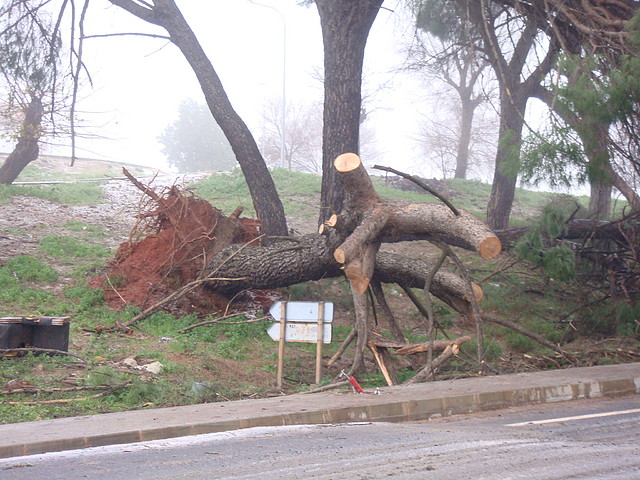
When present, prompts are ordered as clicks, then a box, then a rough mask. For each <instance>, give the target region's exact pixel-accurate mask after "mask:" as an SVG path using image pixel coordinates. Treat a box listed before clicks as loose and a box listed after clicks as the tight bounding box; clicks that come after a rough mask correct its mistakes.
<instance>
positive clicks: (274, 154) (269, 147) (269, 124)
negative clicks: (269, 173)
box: [260, 99, 322, 173]
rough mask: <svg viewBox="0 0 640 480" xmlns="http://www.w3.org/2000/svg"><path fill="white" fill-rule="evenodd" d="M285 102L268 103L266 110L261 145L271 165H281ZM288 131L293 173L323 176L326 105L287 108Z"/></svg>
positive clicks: (288, 155)
mask: <svg viewBox="0 0 640 480" xmlns="http://www.w3.org/2000/svg"><path fill="white" fill-rule="evenodd" d="M281 119H282V102H281V101H280V100H279V99H272V100H270V101H268V102H267V103H266V104H265V106H264V109H263V113H262V121H263V132H262V137H261V138H260V145H261V149H262V151H263V154H264V156H265V159H266V161H267V163H269V164H270V165H273V166H283V165H280V159H281V158H282V157H281V155H280V149H281V145H282V141H281V139H282V131H281V127H282V121H281ZM286 121H287V130H286V132H285V141H284V146H285V154H284V159H285V162H286V165H284V167H286V168H288V169H289V170H298V171H301V172H311V173H322V106H321V105H319V104H310V105H303V104H300V103H298V104H297V105H295V106H293V105H287V111H286Z"/></svg>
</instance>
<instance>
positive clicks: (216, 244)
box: [90, 178, 260, 314]
mask: <svg viewBox="0 0 640 480" xmlns="http://www.w3.org/2000/svg"><path fill="white" fill-rule="evenodd" d="M131 180H132V181H133V182H134V183H135V184H136V186H138V188H140V189H141V190H142V191H143V192H144V193H145V194H147V196H148V199H149V200H148V202H147V203H146V204H144V205H143V206H142V208H141V212H142V213H140V214H139V215H138V222H137V224H136V225H135V226H134V228H133V230H132V232H131V234H130V236H129V240H128V241H127V242H124V243H122V244H121V245H120V247H119V249H118V251H117V253H116V255H115V258H114V260H113V261H112V262H111V263H110V265H109V266H108V268H109V270H108V272H107V273H106V274H105V275H101V276H99V277H96V278H94V279H93V280H92V281H91V282H90V284H91V285H92V286H93V287H95V288H103V289H104V292H105V293H104V297H105V300H106V301H107V303H108V304H109V306H111V307H112V308H123V307H124V306H126V305H127V304H132V305H135V306H137V307H140V308H147V307H149V306H151V305H154V304H156V303H157V302H159V301H160V300H162V299H164V298H165V297H166V296H168V295H169V294H171V293H173V292H175V291H176V290H177V289H178V288H180V287H182V286H184V285H186V284H188V283H190V282H192V281H193V280H196V279H198V278H199V277H200V276H201V274H202V272H203V271H204V269H205V267H206V266H207V264H208V262H209V259H210V258H211V257H212V256H214V255H215V254H217V253H219V252H220V251H221V250H222V249H223V248H225V247H227V246H228V245H230V244H233V243H249V242H258V241H259V240H258V238H259V237H260V225H259V222H258V221H257V220H254V219H239V218H238V216H239V214H240V213H241V211H242V210H241V208H238V209H236V212H234V213H232V214H231V215H230V216H229V217H227V216H225V215H224V214H223V213H222V212H221V211H220V210H218V209H217V208H215V207H213V206H212V205H211V204H210V203H209V202H207V201H206V200H203V199H201V198H198V197H196V196H195V195H194V194H192V193H190V192H187V191H185V190H183V189H181V188H179V187H177V186H175V185H174V186H172V187H168V188H165V189H164V191H162V192H161V193H156V192H155V191H154V190H152V189H150V188H149V187H146V186H144V185H142V184H141V183H139V182H137V180H135V179H133V178H131ZM227 303H228V300H227V299H226V298H224V297H222V296H219V295H216V294H215V293H212V292H211V291H207V292H204V291H203V290H202V289H201V288H196V289H194V290H192V291H190V292H189V293H187V294H186V295H184V296H183V297H181V298H179V299H178V300H176V301H175V302H173V303H172V304H171V305H170V306H169V307H168V308H167V310H170V311H172V312H174V313H176V312H177V311H180V312H186V313H192V312H198V313H204V314H207V313H212V312H216V311H219V310H222V309H224V308H225V307H226V305H227Z"/></svg>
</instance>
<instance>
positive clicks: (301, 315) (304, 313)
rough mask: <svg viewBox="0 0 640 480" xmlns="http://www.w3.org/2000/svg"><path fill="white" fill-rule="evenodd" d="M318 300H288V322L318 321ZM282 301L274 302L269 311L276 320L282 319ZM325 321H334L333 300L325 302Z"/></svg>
mask: <svg viewBox="0 0 640 480" xmlns="http://www.w3.org/2000/svg"><path fill="white" fill-rule="evenodd" d="M319 305H320V304H319V303H318V302H287V314H286V315H287V318H286V321H287V323H288V322H303V323H318V308H319ZM281 307H282V302H276V303H274V304H273V305H272V306H271V308H270V309H269V313H270V314H271V316H272V317H273V318H275V320H276V322H279V321H280V312H281ZM323 322H324V323H331V322H333V302H324V319H323Z"/></svg>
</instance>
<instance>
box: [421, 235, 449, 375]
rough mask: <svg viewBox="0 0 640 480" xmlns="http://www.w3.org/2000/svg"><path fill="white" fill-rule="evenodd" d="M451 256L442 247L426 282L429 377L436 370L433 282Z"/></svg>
mask: <svg viewBox="0 0 640 480" xmlns="http://www.w3.org/2000/svg"><path fill="white" fill-rule="evenodd" d="M436 246H437V245H436ZM448 256H449V252H448V251H447V249H444V248H443V249H441V253H440V257H439V258H438V261H437V262H436V264H435V265H434V266H433V268H432V269H431V271H430V272H429V275H428V276H427V280H426V281H425V284H424V300H425V303H426V308H427V335H429V348H428V350H427V369H428V370H429V372H430V373H429V377H430V378H431V379H434V378H435V372H434V370H433V366H432V362H433V342H435V340H436V329H435V318H434V316H433V302H432V301H431V292H430V290H431V283H432V282H433V277H435V276H436V273H438V270H440V267H442V265H443V264H444V261H445V260H446V259H447V257H448Z"/></svg>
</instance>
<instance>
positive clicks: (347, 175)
mask: <svg viewBox="0 0 640 480" xmlns="http://www.w3.org/2000/svg"><path fill="white" fill-rule="evenodd" d="M333 165H334V167H335V168H336V170H337V171H338V174H339V175H340V181H341V182H342V185H343V186H344V188H345V191H346V193H347V197H348V198H347V203H348V207H347V210H351V211H347V213H349V214H351V213H355V212H362V213H364V212H365V210H366V209H367V208H368V207H371V206H373V205H374V204H376V203H378V202H379V201H380V197H378V194H377V193H376V191H375V189H374V188H373V184H372V183H371V178H370V177H369V174H368V173H367V170H366V169H365V168H364V166H363V165H362V162H361V161H360V157H358V155H356V154H355V153H343V154H342V155H340V156H338V157H337V158H336V159H335V161H334V162H333Z"/></svg>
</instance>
